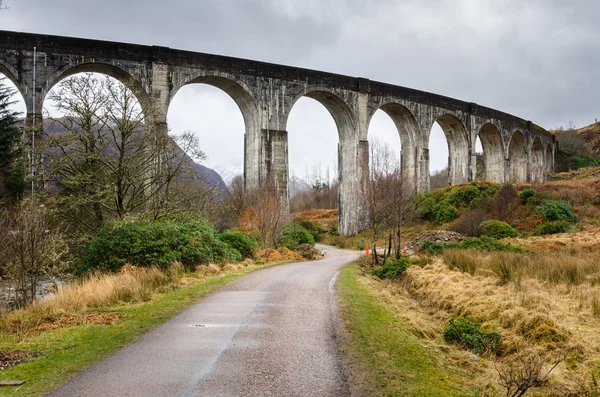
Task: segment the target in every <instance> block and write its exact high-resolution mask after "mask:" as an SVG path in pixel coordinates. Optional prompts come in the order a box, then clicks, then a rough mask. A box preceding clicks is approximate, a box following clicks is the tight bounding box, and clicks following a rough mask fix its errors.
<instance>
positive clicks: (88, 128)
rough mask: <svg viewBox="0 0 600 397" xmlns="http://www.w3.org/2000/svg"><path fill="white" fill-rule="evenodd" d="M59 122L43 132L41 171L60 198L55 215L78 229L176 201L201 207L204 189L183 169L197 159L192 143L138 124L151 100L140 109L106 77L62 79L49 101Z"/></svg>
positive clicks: (155, 212)
mask: <svg viewBox="0 0 600 397" xmlns="http://www.w3.org/2000/svg"><path fill="white" fill-rule="evenodd" d="M50 98H51V99H52V100H53V102H54V105H55V107H56V108H57V109H58V110H59V111H60V112H62V113H64V117H61V118H56V119H53V123H54V124H55V125H51V126H50V128H47V131H45V136H44V137H45V141H46V143H47V146H48V148H47V149H46V153H47V154H48V161H47V162H46V166H47V173H48V174H49V175H50V177H51V178H52V180H53V182H54V183H55V184H56V186H58V187H59V189H60V192H61V194H60V195H59V196H58V197H57V202H58V206H59V208H60V209H61V211H60V214H61V215H62V216H63V217H64V218H67V219H68V220H69V221H70V224H71V225H72V226H74V227H76V228H77V229H79V230H80V231H82V232H90V231H94V230H96V229H97V228H98V227H99V226H100V225H102V223H103V222H104V221H106V220H108V219H114V218H117V219H122V218H124V217H125V216H127V215H128V214H131V213H144V214H146V215H148V216H151V217H153V218H160V217H161V216H163V215H164V214H165V213H168V212H172V211H173V210H174V208H176V207H177V205H178V204H180V203H181V200H180V199H181V194H180V193H181V192H182V191H186V193H187V194H185V195H184V198H183V202H184V203H187V204H188V205H189V204H190V203H193V202H194V201H195V202H205V199H207V198H210V194H209V193H210V192H208V193H207V192H206V189H199V190H198V189H196V191H190V190H189V189H185V187H186V185H187V186H193V185H198V182H199V181H193V182H194V183H192V184H190V181H192V180H193V178H192V177H191V173H190V168H191V166H192V165H193V163H192V160H201V159H203V158H204V153H202V152H201V151H200V150H198V141H197V138H196V137H195V136H194V135H193V134H191V133H189V132H188V133H185V134H183V135H182V136H179V137H169V136H162V135H159V134H153V131H148V129H147V128H145V125H144V121H145V120H146V119H148V118H149V117H150V116H152V114H153V111H154V108H153V106H152V104H151V103H146V104H140V103H139V102H138V101H137V99H136V97H135V95H134V93H133V91H132V90H130V89H129V88H128V87H126V86H125V85H123V84H121V83H118V82H116V81H114V80H112V79H110V78H108V77H105V78H103V79H101V78H96V77H94V76H93V75H92V74H85V75H80V76H73V77H70V78H67V79H65V80H63V81H61V83H60V84H59V86H58V89H57V90H56V91H55V92H53V93H52V94H51V96H50Z"/></svg>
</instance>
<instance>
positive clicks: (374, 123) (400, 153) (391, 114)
mask: <svg viewBox="0 0 600 397" xmlns="http://www.w3.org/2000/svg"><path fill="white" fill-rule="evenodd" d="M418 131H419V127H418V124H417V122H416V121H415V118H414V116H413V115H412V113H411V112H410V110H408V109H407V108H406V107H404V106H402V105H400V104H397V103H386V104H383V105H381V106H380V107H379V108H378V109H377V110H376V111H375V112H374V113H373V114H372V116H371V118H370V121H369V128H368V134H369V135H368V136H369V142H370V146H371V155H370V157H369V160H370V168H372V166H373V164H372V163H373V157H374V155H376V153H375V152H376V151H384V152H388V151H389V152H390V153H391V155H393V156H394V159H393V161H392V162H391V164H390V166H392V165H394V164H396V165H397V167H396V168H397V170H396V171H397V172H400V175H401V183H402V185H403V189H404V188H406V189H407V191H409V192H413V193H414V192H415V189H416V186H417V170H418V166H417V152H416V144H415V142H416V137H417V136H418ZM373 146H375V147H373ZM388 149H389V150H388ZM388 167H389V166H388Z"/></svg>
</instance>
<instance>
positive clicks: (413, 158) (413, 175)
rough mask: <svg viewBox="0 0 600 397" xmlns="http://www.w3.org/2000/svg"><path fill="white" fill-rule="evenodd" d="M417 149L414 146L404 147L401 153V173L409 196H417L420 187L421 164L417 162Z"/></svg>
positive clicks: (407, 145)
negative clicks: (419, 172)
mask: <svg viewBox="0 0 600 397" xmlns="http://www.w3.org/2000/svg"><path fill="white" fill-rule="evenodd" d="M417 158H418V154H417V148H416V147H414V146H409V144H408V143H407V144H406V145H403V146H402V151H401V152H400V172H401V173H402V184H403V186H404V188H405V192H406V193H407V194H416V192H417V190H418V189H417V186H418V180H419V177H418V171H419V162H418V161H417Z"/></svg>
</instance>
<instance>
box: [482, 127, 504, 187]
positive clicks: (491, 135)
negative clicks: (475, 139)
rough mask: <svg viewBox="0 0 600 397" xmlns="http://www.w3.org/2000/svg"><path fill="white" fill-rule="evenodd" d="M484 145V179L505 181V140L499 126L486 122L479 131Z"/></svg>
mask: <svg viewBox="0 0 600 397" xmlns="http://www.w3.org/2000/svg"><path fill="white" fill-rule="evenodd" d="M477 136H479V139H480V140H481V146H483V164H484V166H483V179H485V180H486V181H490V182H498V183H503V182H504V166H505V161H504V142H503V141H502V135H501V134H500V130H499V128H498V127H497V126H496V125H494V124H492V123H486V124H484V125H483V126H482V127H481V128H480V129H479V132H478V133H477Z"/></svg>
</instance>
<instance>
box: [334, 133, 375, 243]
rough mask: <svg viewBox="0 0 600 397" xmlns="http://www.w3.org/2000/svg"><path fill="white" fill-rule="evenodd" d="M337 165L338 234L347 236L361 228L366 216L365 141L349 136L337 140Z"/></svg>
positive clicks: (367, 157)
mask: <svg viewBox="0 0 600 397" xmlns="http://www.w3.org/2000/svg"><path fill="white" fill-rule="evenodd" d="M338 168H339V175H340V186H339V193H338V195H339V196H338V229H339V232H340V234H342V235H344V236H350V235H354V234H357V233H358V232H360V231H361V230H362V229H364V227H365V220H366V219H367V213H366V212H365V211H366V206H365V193H366V191H365V187H366V183H367V178H368V175H369V142H368V141H366V140H358V139H352V138H347V139H343V140H341V141H340V144H339V153H338Z"/></svg>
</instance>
